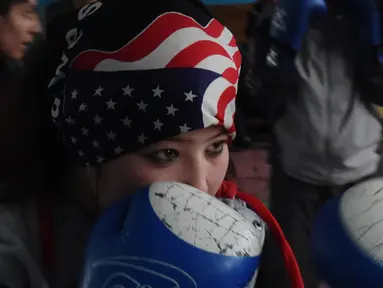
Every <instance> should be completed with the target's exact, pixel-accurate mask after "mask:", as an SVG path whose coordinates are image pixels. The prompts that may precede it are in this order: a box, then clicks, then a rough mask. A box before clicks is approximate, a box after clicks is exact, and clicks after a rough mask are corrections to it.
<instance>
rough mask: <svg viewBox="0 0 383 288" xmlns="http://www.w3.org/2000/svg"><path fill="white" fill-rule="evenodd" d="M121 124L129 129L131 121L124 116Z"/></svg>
mask: <svg viewBox="0 0 383 288" xmlns="http://www.w3.org/2000/svg"><path fill="white" fill-rule="evenodd" d="M121 122H122V123H123V124H124V126H128V127H129V128H130V127H131V124H132V120H130V119H129V118H128V116H126V117H125V118H124V119H121Z"/></svg>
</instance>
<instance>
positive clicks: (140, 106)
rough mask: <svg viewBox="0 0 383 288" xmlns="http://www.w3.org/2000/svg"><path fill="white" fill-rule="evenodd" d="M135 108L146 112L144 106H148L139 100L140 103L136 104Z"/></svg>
mask: <svg viewBox="0 0 383 288" xmlns="http://www.w3.org/2000/svg"><path fill="white" fill-rule="evenodd" d="M137 106H138V110H139V111H144V112H146V106H148V104H145V103H144V101H142V100H141V102H140V103H137Z"/></svg>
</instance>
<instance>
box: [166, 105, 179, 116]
mask: <svg viewBox="0 0 383 288" xmlns="http://www.w3.org/2000/svg"><path fill="white" fill-rule="evenodd" d="M166 109H168V114H167V115H173V116H176V114H175V113H176V112H177V110H178V109H177V108H174V106H173V104H172V105H170V106H169V107H166Z"/></svg>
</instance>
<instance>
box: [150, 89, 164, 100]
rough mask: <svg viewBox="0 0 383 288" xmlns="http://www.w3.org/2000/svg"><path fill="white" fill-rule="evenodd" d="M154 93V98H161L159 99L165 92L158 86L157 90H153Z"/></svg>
mask: <svg viewBox="0 0 383 288" xmlns="http://www.w3.org/2000/svg"><path fill="white" fill-rule="evenodd" d="M152 91H153V97H159V98H161V97H162V95H161V94H162V92H164V90H161V89H160V86H157V88H156V89H152Z"/></svg>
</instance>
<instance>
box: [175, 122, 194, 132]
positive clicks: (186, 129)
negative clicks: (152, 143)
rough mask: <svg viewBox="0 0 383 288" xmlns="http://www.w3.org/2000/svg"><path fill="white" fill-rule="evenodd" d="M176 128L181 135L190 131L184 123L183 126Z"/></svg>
mask: <svg viewBox="0 0 383 288" xmlns="http://www.w3.org/2000/svg"><path fill="white" fill-rule="evenodd" d="M178 127H179V128H180V131H181V133H186V132H188V131H189V130H190V129H191V128H190V127H188V126H187V124H186V123H185V124H184V125H182V126H178Z"/></svg>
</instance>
